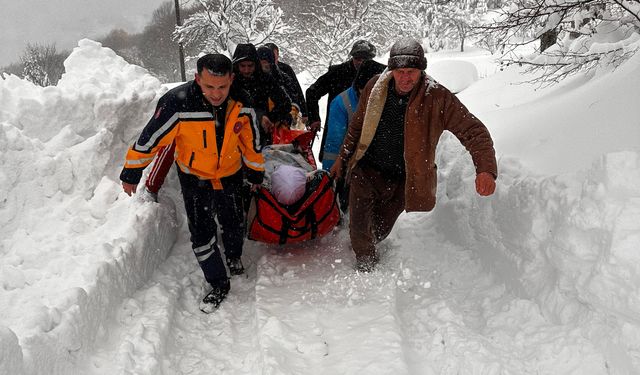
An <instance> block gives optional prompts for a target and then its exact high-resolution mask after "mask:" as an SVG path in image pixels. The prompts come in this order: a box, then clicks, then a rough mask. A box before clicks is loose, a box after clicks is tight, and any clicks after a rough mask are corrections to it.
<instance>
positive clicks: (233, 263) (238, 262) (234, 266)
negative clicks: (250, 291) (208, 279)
mask: <svg viewBox="0 0 640 375" xmlns="http://www.w3.org/2000/svg"><path fill="white" fill-rule="evenodd" d="M227 266H229V273H230V274H231V276H237V275H242V274H243V273H244V266H243V265H242V259H240V258H235V259H227Z"/></svg>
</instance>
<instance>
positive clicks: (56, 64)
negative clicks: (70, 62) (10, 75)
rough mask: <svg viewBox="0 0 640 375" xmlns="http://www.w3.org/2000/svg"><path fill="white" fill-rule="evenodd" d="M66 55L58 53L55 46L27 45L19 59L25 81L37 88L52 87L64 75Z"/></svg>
mask: <svg viewBox="0 0 640 375" xmlns="http://www.w3.org/2000/svg"><path fill="white" fill-rule="evenodd" d="M67 55H68V53H58V52H57V51H56V46H55V44H46V45H40V44H27V47H26V49H25V51H24V52H23V54H22V56H21V57H20V62H21V63H22V66H23V76H24V78H25V79H27V80H29V81H31V82H33V83H35V84H36V85H39V86H43V87H45V86H53V85H56V84H57V83H58V81H59V80H60V78H61V77H62V74H63V73H64V64H63V63H64V60H65V58H66V57H67Z"/></svg>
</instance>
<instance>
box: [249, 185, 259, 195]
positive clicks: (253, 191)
mask: <svg viewBox="0 0 640 375" xmlns="http://www.w3.org/2000/svg"><path fill="white" fill-rule="evenodd" d="M260 186H261V185H260V184H251V192H252V193H255V192H256V191H258V189H260Z"/></svg>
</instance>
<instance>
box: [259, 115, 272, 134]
mask: <svg viewBox="0 0 640 375" xmlns="http://www.w3.org/2000/svg"><path fill="white" fill-rule="evenodd" d="M261 124H262V129H264V131H265V132H266V133H271V131H272V130H273V126H274V125H273V122H271V120H269V118H268V117H267V116H262V121H261Z"/></svg>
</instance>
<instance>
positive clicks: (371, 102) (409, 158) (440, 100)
mask: <svg viewBox="0 0 640 375" xmlns="http://www.w3.org/2000/svg"><path fill="white" fill-rule="evenodd" d="M392 77H393V76H392V74H391V72H385V73H383V74H382V75H380V76H376V77H374V78H372V79H371V81H369V83H367V86H366V87H365V89H364V92H363V94H362V97H361V98H360V101H359V103H358V109H357V110H356V112H355V114H354V115H353V119H352V120H351V123H350V124H349V129H348V131H347V135H346V136H345V139H344V143H343V145H342V149H341V150H340V157H341V158H342V160H343V161H345V162H348V166H349V167H348V173H349V172H350V171H351V170H352V169H353V167H354V166H355V164H356V163H357V162H358V161H359V160H360V159H362V157H363V156H364V154H365V152H366V150H367V148H368V147H369V145H370V144H371V140H372V139H373V136H374V135H375V132H376V128H377V126H378V123H379V121H380V116H381V115H382V109H383V108H384V103H385V101H386V95H387V88H388V85H389V84H390V82H391V78H392ZM445 130H448V131H450V132H451V133H453V134H454V135H455V136H456V137H457V138H458V139H459V140H460V142H461V143H462V144H463V145H464V146H465V148H466V149H467V151H469V153H471V157H472V159H473V163H474V164H475V167H476V173H480V172H489V173H491V174H492V175H493V176H494V177H497V175H498V171H497V163H496V157H495V151H494V149H493V141H492V140H491V136H490V134H489V131H488V130H487V128H486V127H485V126H484V124H482V122H481V121H480V120H478V119H477V118H476V117H475V116H474V115H472V114H471V113H470V112H469V111H468V110H467V108H466V107H465V106H464V105H463V104H462V103H461V102H460V100H458V98H457V97H456V96H455V95H454V94H453V93H451V92H450V91H449V90H447V89H446V88H445V87H444V86H442V85H440V84H438V83H437V82H436V81H434V80H433V79H432V78H431V77H429V76H427V75H426V74H425V73H424V72H423V73H422V77H421V79H420V81H419V83H418V85H417V86H416V87H415V88H414V89H413V91H412V92H411V95H410V98H409V104H408V106H407V112H406V113H405V125H404V148H405V150H404V159H405V169H406V181H405V210H406V211H407V212H409V211H431V210H432V209H433V207H434V206H435V203H436V186H437V173H436V164H435V158H436V145H437V143H438V140H439V139H440V135H442V132H443V131H445ZM352 156H355V157H352Z"/></svg>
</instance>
